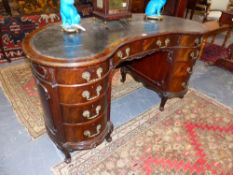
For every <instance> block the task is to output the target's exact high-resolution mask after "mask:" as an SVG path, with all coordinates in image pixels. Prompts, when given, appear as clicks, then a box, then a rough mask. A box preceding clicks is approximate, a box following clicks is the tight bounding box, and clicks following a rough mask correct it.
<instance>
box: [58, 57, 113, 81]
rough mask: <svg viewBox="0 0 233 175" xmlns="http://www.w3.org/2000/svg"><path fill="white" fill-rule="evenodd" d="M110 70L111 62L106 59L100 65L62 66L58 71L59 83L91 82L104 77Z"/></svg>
mask: <svg viewBox="0 0 233 175" xmlns="http://www.w3.org/2000/svg"><path fill="white" fill-rule="evenodd" d="M108 71H109V63H108V62H107V61H106V62H104V63H101V64H98V65H91V66H88V67H85V68H83V67H82V68H61V69H57V71H56V80H57V83H58V84H68V85H69V84H83V83H91V82H95V81H98V80H100V79H101V78H103V77H104V76H105V75H106V74H107V73H108Z"/></svg>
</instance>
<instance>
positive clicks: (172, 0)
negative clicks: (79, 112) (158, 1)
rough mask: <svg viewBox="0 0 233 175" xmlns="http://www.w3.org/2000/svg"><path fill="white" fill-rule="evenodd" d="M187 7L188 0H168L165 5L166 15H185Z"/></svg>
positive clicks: (164, 12)
mask: <svg viewBox="0 0 233 175" xmlns="http://www.w3.org/2000/svg"><path fill="white" fill-rule="evenodd" d="M186 7H187V0H167V3H166V5H165V6H164V11H163V14H164V15H169V16H177V17H181V18H182V17H184V14H185V11H186Z"/></svg>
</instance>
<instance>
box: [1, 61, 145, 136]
mask: <svg viewBox="0 0 233 175" xmlns="http://www.w3.org/2000/svg"><path fill="white" fill-rule="evenodd" d="M127 76H128V77H127V79H126V82H125V83H121V82H120V77H121V76H120V71H119V70H116V72H115V74H114V76H113V80H112V99H116V98H119V97H121V96H124V95H126V94H128V93H130V92H132V91H133V90H136V89H137V88H140V87H141V86H142V85H141V83H138V82H135V81H134V80H133V79H132V77H130V76H129V75H127ZM0 85H1V87H2V89H3V91H4V92H5V95H6V96H7V97H8V99H9V101H10V102H11V104H12V106H13V109H14V111H15V113H16V115H17V117H18V118H19V120H20V121H21V122H22V124H23V125H24V126H25V127H26V129H27V130H28V132H29V134H30V135H31V136H32V137H33V138H37V137H38V136H40V135H42V134H43V133H45V126H44V119H43V110H42V108H41V104H40V100H39V96H38V92H37V87H36V85H35V80H34V79H33V77H32V73H31V70H30V67H29V64H27V63H23V64H18V65H12V66H9V67H6V68H3V69H1V71H0Z"/></svg>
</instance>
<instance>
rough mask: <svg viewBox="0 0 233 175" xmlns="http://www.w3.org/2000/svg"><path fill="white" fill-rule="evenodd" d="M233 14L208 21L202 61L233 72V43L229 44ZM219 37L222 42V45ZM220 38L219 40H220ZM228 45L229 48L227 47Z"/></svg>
mask: <svg viewBox="0 0 233 175" xmlns="http://www.w3.org/2000/svg"><path fill="white" fill-rule="evenodd" d="M232 18H233V13H228V12H222V14H221V17H220V19H219V20H218V21H208V22H205V23H204V25H205V26H206V27H207V28H208V32H207V33H206V34H205V36H204V39H203V43H202V53H201V60H203V61H204V62H206V63H207V64H208V65H215V66H219V67H221V68H225V69H227V70H229V71H231V72H233V41H231V42H230V44H229V39H230V35H231V33H232V29H233V21H232ZM217 36H219V37H220V39H221V40H222V41H221V42H222V43H220V41H219V40H217ZM219 37H218V39H219ZM227 44H228V46H226V45H227Z"/></svg>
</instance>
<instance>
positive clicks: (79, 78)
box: [23, 14, 205, 162]
mask: <svg viewBox="0 0 233 175" xmlns="http://www.w3.org/2000/svg"><path fill="white" fill-rule="evenodd" d="M82 25H83V26H84V27H85V28H86V29H87V31H86V32H81V33H73V34H67V33H64V32H63V31H62V29H61V26H60V24H52V25H48V26H46V27H44V28H42V29H39V30H37V31H35V32H33V33H31V34H29V35H28V36H27V37H26V38H25V40H24V43H23V49H24V51H25V53H26V55H27V57H28V59H29V60H30V62H31V68H32V72H33V74H34V76H35V78H36V80H37V81H36V82H37V85H38V89H39V93H40V97H41V101H42V104H43V109H44V112H45V125H46V129H47V132H48V134H49V136H50V138H51V139H52V140H53V141H54V143H55V144H56V145H57V147H58V148H59V149H60V150H61V151H62V152H63V153H64V154H65V156H66V162H69V161H70V158H71V156H70V152H71V151H74V150H82V149H90V148H93V147H95V146H97V145H98V144H100V143H101V142H102V141H103V140H104V139H105V138H106V140H107V141H110V140H111V137H110V134H111V132H112V130H113V125H112V123H111V121H110V101H111V79H112V76H113V70H114V69H115V68H116V67H121V72H122V79H123V81H124V79H125V73H126V72H129V73H131V74H132V75H133V77H134V78H135V79H136V80H139V81H142V82H143V83H144V84H145V86H147V87H149V88H152V89H153V90H155V92H157V93H158V94H159V95H160V96H161V98H162V100H161V104H160V109H161V110H163V108H164V105H165V102H166V100H167V99H168V98H172V97H183V96H184V95H185V93H186V92H187V85H188V84H187V83H188V80H189V77H190V75H191V73H192V67H193V65H194V63H195V61H196V59H197V57H198V52H199V49H200V43H201V37H202V34H203V32H204V31H205V28H204V26H203V25H202V24H201V23H197V22H194V21H190V20H185V19H182V18H176V17H168V16H164V19H163V20H162V21H151V20H146V19H144V15H142V14H137V15H133V16H132V18H131V19H129V20H126V19H125V20H121V21H112V22H108V23H104V22H103V21H101V20H98V19H94V18H88V19H83V20H82Z"/></svg>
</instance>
